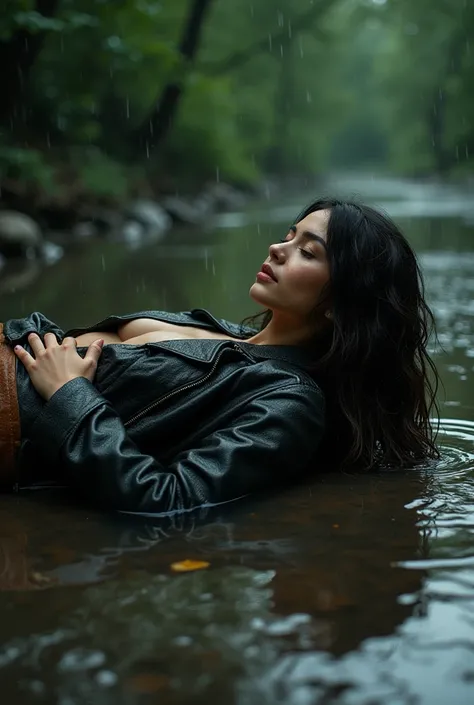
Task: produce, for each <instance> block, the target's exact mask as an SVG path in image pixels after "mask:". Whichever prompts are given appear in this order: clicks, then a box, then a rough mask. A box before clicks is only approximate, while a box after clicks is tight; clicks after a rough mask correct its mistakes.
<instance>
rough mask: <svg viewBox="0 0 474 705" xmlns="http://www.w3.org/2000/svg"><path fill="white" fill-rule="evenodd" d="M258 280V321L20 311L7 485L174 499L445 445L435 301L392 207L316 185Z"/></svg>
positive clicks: (208, 496) (176, 502)
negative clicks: (90, 318)
mask: <svg viewBox="0 0 474 705" xmlns="http://www.w3.org/2000/svg"><path fill="white" fill-rule="evenodd" d="M250 296H251V297H252V299H253V300H254V301H256V302H257V303H258V304H259V305H260V306H262V307H263V309H264V311H263V313H262V314H261V316H262V317H263V318H262V320H261V325H260V326H259V327H257V328H255V320H254V327H252V328H249V327H247V326H239V325H236V324H233V323H229V322H228V321H224V320H219V319H216V318H214V317H213V316H212V315H211V314H210V313H209V312H207V311H204V310H201V309H194V310H192V311H191V312H187V313H177V314H173V313H164V312H155V311H147V312H141V313H136V314H129V315H126V316H112V317H109V318H107V319H105V320H104V321H102V322H101V323H98V324H96V325H93V326H91V327H89V328H87V329H82V330H81V329H75V330H71V331H68V332H64V331H62V330H61V329H60V328H59V327H58V326H57V325H56V324H54V323H52V322H51V321H49V320H48V319H47V318H45V317H44V316H43V315H42V314H39V313H34V314H32V315H30V316H29V317H27V318H23V319H12V320H9V321H7V322H6V323H5V324H4V343H3V344H2V346H1V347H0V352H1V356H2V365H1V367H0V369H1V373H2V374H3V375H4V380H3V384H2V387H1V388H2V389H3V390H4V392H3V397H4V398H3V399H2V409H3V410H2V412H1V423H0V432H1V434H2V437H1V440H2V441H3V451H2V456H1V458H2V468H3V471H2V472H3V475H2V476H3V484H4V485H8V484H10V486H12V485H13V486H16V487H17V488H21V487H22V486H26V485H30V484H32V483H35V482H38V481H47V480H49V481H51V480H53V481H57V482H59V483H60V484H62V485H67V486H69V487H71V488H73V489H74V491H75V492H76V493H79V494H80V495H82V496H83V497H84V498H86V499H87V500H88V501H89V502H91V501H93V502H95V503H98V504H100V505H101V506H103V507H107V508H112V509H120V510H127V511H140V512H166V511H175V510H183V509H190V508H192V507H195V506H198V505H203V504H209V503H218V502H224V501H228V500H233V499H236V498H238V497H241V496H243V495H248V494H250V493H253V492H257V491H262V490H267V489H272V490H273V489H275V488H276V487H282V486H284V485H288V484H290V483H294V482H297V481H300V480H302V479H304V478H307V477H311V476H313V475H315V474H316V473H318V471H321V470H322V469H324V470H329V469H333V468H335V469H340V468H345V469H348V470H351V471H353V470H359V471H365V470H371V469H376V468H380V467H387V466H392V467H408V466H412V465H414V464H416V463H417V462H420V461H423V460H426V459H428V458H431V457H437V450H436V446H435V444H434V441H433V433H432V428H431V425H430V418H429V416H430V410H431V408H432V407H433V405H434V404H435V401H434V395H435V392H436V382H437V374H436V369H435V368H434V365H433V363H432V362H431V360H430V358H429V356H428V354H427V349H426V345H427V339H428V335H429V332H430V328H431V325H432V323H433V318H432V314H431V312H430V310H429V308H428V307H427V305H426V303H425V300H424V297H423V286H422V279H421V274H420V271H419V268H418V265H417V261H416V258H415V255H414V253H413V251H412V249H411V248H410V246H409V245H408V243H407V241H406V240H405V238H404V237H403V235H402V234H401V233H400V231H399V230H398V228H397V227H396V226H395V225H394V223H392V222H391V221H390V220H389V219H388V218H387V217H386V216H384V215H382V214H380V213H378V212H377V211H375V210H373V209H372V208H369V207H367V206H364V205H357V204H353V203H351V202H346V201H339V200H321V201H316V202H315V203H313V204H311V205H310V206H309V207H308V208H306V209H305V210H304V211H303V213H301V215H300V216H299V217H298V218H297V219H296V221H295V224H294V225H292V226H291V227H290V229H289V231H288V233H287V234H286V236H285V237H284V238H283V240H281V241H280V242H278V243H275V244H273V245H271V246H270V249H269V253H268V257H267V258H266V260H265V262H264V264H263V265H262V268H261V271H260V272H258V274H257V276H256V280H255V282H254V283H253V284H252V286H251V288H250ZM12 349H13V351H14V353H13V352H12ZM15 355H16V358H17V361H18V364H17V365H16V372H15V366H14V364H13V361H14V360H15ZM429 373H430V375H431V376H432V382H430V379H429V377H430V375H429Z"/></svg>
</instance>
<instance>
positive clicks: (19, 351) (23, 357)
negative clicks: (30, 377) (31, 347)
mask: <svg viewBox="0 0 474 705" xmlns="http://www.w3.org/2000/svg"><path fill="white" fill-rule="evenodd" d="M13 352H14V353H15V355H16V356H17V358H18V359H19V360H20V361H21V362H22V363H23V364H24V366H25V367H26V369H27V370H29V369H31V368H32V367H34V365H35V358H34V357H32V356H31V355H30V353H29V352H28V351H27V350H25V348H24V347H22V346H21V345H15V347H14V348H13Z"/></svg>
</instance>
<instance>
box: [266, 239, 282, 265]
mask: <svg viewBox="0 0 474 705" xmlns="http://www.w3.org/2000/svg"><path fill="white" fill-rule="evenodd" d="M268 252H269V253H270V257H271V258H272V259H275V260H277V261H280V260H282V259H284V257H285V252H284V250H283V248H282V243H281V242H275V243H273V245H270V247H269V248H268Z"/></svg>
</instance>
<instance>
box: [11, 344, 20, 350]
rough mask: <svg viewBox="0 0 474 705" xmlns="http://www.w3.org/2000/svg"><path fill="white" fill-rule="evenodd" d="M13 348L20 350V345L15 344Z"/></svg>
mask: <svg viewBox="0 0 474 705" xmlns="http://www.w3.org/2000/svg"><path fill="white" fill-rule="evenodd" d="M13 350H21V345H15V347H14V348H13Z"/></svg>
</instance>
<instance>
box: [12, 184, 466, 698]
mask: <svg viewBox="0 0 474 705" xmlns="http://www.w3.org/2000/svg"><path fill="white" fill-rule="evenodd" d="M395 187H396V184H394V189H395V192H394V199H395V198H397V199H400V198H402V196H403V193H402V192H401V191H400V192H398V191H397V190H396V188H395ZM377 188H378V192H377V194H376V197H377V198H380V199H381V200H382V199H386V198H387V194H386V193H384V192H383V190H381V186H380V183H378V184H377ZM392 195H393V194H392ZM416 198H417V199H418V200H419V198H420V193H417V195H416ZM415 200H416V199H415ZM412 201H413V199H412ZM407 212H408V211H407V210H406V213H407ZM466 213H467V211H466V212H463V213H462V214H461V216H462V218H461V217H460V218H459V219H454V218H452V219H449V218H444V219H443V218H440V217H438V215H436V218H429V217H425V218H420V217H418V215H417V217H416V218H415V217H414V218H412V219H409V218H407V219H405V221H404V222H403V223H402V224H403V225H404V226H405V229H406V231H407V233H408V236H409V238H410V239H411V240H412V242H413V243H414V244H415V246H416V249H417V251H418V252H419V253H420V259H421V263H422V266H423V269H424V271H425V274H426V279H427V288H428V296H429V299H430V302H431V304H432V305H433V308H434V310H435V314H436V318H437V322H438V329H439V342H440V345H441V348H440V347H439V346H435V345H434V343H433V349H434V351H435V355H436V360H437V363H438V365H439V368H440V372H441V375H442V379H443V385H444V388H443V389H441V390H440V396H439V400H440V408H441V416H442V418H441V421H440V431H439V443H440V446H441V450H442V458H441V460H440V461H439V462H436V463H431V464H429V465H427V466H426V467H423V468H420V469H419V470H417V471H416V472H409V473H399V472H395V473H391V474H388V475H384V476H380V477H379V476H372V477H353V476H350V475H345V476H334V477H332V476H322V477H319V478H317V479H316V480H315V481H314V482H313V484H312V485H311V486H305V487H299V488H295V489H294V490H293V491H292V492H290V493H287V494H285V496H277V497H267V498H265V499H260V500H254V501H252V502H245V503H235V504H231V505H225V507H223V508H215V509H214V510H213V511H212V512H211V511H210V510H206V511H201V512H198V513H196V514H194V513H191V514H188V515H186V516H183V517H168V518H167V517H162V518H159V519H157V518H150V517H148V518H140V517H133V516H125V515H118V516H104V515H101V514H98V513H95V512H90V511H86V510H84V509H83V508H81V507H77V506H75V505H73V504H71V500H70V499H68V498H66V497H64V496H62V494H61V492H60V491H47V492H41V493H36V494H35V493H32V494H31V495H29V496H24V497H19V498H11V497H8V498H7V497H4V498H1V499H0V590H1V599H0V624H2V631H1V634H2V639H1V644H0V681H1V683H2V690H3V693H2V695H3V701H4V702H5V703H8V705H16V704H17V703H18V704H20V703H24V702H31V703H36V702H37V703H39V704H42V703H44V704H47V705H49V704H50V703H61V705H76V704H77V705H79V704H80V705H82V704H83V703H91V704H92V705H96V704H97V705H102V704H103V705H109V704H110V705H112V703H113V705H141V704H142V703H150V702H158V700H159V702H162V703H170V704H172V705H175V704H181V703H188V702H190V701H191V700H192V702H193V703H198V704H199V703H206V705H207V703H209V702H213V703H225V704H226V705H231V704H232V703H236V704H238V705H240V704H242V705H243V704H245V705H253V703H255V705H257V704H258V705H267V704H268V705H274V704H279V703H281V704H282V705H290V704H291V705H294V704H296V705H299V704H300V703H301V704H302V705H310V704H311V705H323V703H324V704H325V705H326V704H329V703H334V704H335V703H337V704H338V705H339V704H340V705H366V704H367V703H382V702H383V703H387V704H388V705H400V704H405V703H406V704H407V705H411V704H412V703H417V704H418V703H419V704H421V705H425V704H426V705H437V704H438V703H439V705H445V703H448V702H452V703H453V704H454V705H472V703H473V702H474V666H473V664H474V548H473V546H474V412H473V403H472V398H473V393H474V381H473V368H474V306H473V300H474V296H473V293H474V292H473V283H472V282H473V279H472V275H471V272H472V267H473V264H474V246H473V244H472V238H473V235H474V227H473V226H472V225H469V222H468V219H467V215H466ZM260 216H261V213H260V215H259V216H258V218H255V213H254V214H250V215H249V216H247V215H246V217H245V218H242V220H241V225H240V226H239V227H237V228H222V229H216V230H214V231H213V232H210V233H209V232H206V233H198V232H196V231H193V232H185V231H183V232H179V231H176V232H175V233H174V234H173V241H172V242H171V241H168V242H162V243H159V244H157V245H156V246H154V247H152V248H147V249H144V250H141V251H133V252H130V251H127V252H126V253H125V251H124V250H122V249H121V248H120V247H119V246H117V245H111V244H110V243H100V244H90V245H88V246H87V247H85V248H84V249H81V250H77V251H76V252H75V253H74V255H73V256H71V258H70V259H68V258H65V259H64V260H63V261H62V262H60V263H58V264H57V265H54V266H52V267H51V268H50V269H49V270H48V278H50V280H51V282H52V283H51V288H50V287H49V286H48V287H46V286H37V285H34V286H33V287H32V288H31V289H25V290H23V291H22V292H21V293H18V294H17V295H16V296H2V299H1V301H0V318H2V317H3V318H5V317H7V316H12V315H21V314H22V313H26V312H27V311H29V310H32V309H40V310H41V309H43V310H45V312H46V313H47V314H48V315H49V316H50V317H51V318H55V319H58V320H59V321H60V322H61V323H63V324H64V325H65V326H69V325H73V324H75V323H81V322H89V321H91V320H92V319H99V318H101V317H102V316H104V315H106V314H107V313H109V312H111V311H114V312H121V311H133V310H136V309H141V308H170V309H172V310H177V309H187V308H190V307H193V306H206V307H208V308H211V309H212V310H213V311H214V312H215V313H216V314H217V315H223V316H226V317H229V318H232V319H234V320H235V319H237V320H238V319H239V318H241V317H243V316H244V315H246V314H248V313H250V312H251V310H252V309H251V304H248V303H247V302H246V301H245V300H244V299H243V298H242V296H243V295H242V292H243V291H244V292H245V290H246V288H247V286H248V284H249V282H251V281H252V280H253V277H254V273H255V271H256V269H258V268H259V266H260V263H261V260H262V258H263V257H264V252H265V248H266V246H267V244H268V243H269V242H270V241H271V239H273V237H275V236H276V234H277V233H278V234H280V232H281V230H282V229H284V228H285V227H286V224H285V223H283V222H281V223H276V222H271V221H272V219H271V218H269V219H267V220H265V219H263V218H261V217H260ZM65 306H67V308H65ZM185 558H190V559H195V560H204V561H208V562H209V563H210V567H209V568H208V569H207V570H203V571H200V572H196V573H188V574H181V575H177V574H174V573H173V572H172V571H171V569H170V565H171V564H172V563H173V562H174V561H176V560H183V559H185Z"/></svg>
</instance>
